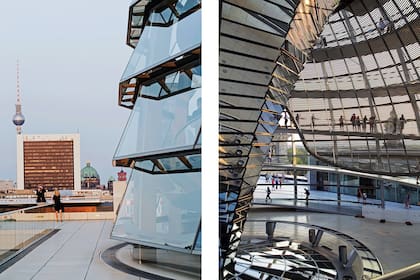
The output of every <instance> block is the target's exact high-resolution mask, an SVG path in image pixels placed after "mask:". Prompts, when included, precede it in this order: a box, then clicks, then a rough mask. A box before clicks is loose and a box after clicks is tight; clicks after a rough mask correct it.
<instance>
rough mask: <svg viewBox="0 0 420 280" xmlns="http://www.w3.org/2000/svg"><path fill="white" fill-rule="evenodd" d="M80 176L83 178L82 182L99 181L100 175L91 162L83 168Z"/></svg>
mask: <svg viewBox="0 0 420 280" xmlns="http://www.w3.org/2000/svg"><path fill="white" fill-rule="evenodd" d="M80 176H81V177H82V181H83V179H87V178H97V179H99V174H98V172H97V171H96V169H95V168H93V167H92V166H91V165H90V162H89V161H88V162H86V166H85V167H83V168H82V170H81V171H80Z"/></svg>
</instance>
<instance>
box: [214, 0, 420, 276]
mask: <svg viewBox="0 0 420 280" xmlns="http://www.w3.org/2000/svg"><path fill="white" fill-rule="evenodd" d="M419 5H420V4H419V3H418V1H417V2H416V1H411V0H401V1H394V0H387V1H386V0H384V1H382V0H379V1H368V0H354V1H352V0H346V1H335V0H334V1H333V0H331V1H328V0H325V1H313V0H307V1H306V0H305V1H299V0H284V1H283V0H278V1H233V0H223V1H221V7H220V11H221V20H220V61H219V63H220V64H219V69H220V72H219V73H220V74H219V75H220V76H219V79H220V83H219V87H220V93H219V97H220V99H219V100H220V101H219V102H220V106H219V108H220V116H219V124H220V130H219V146H220V153H219V158H220V159H219V174H220V187H219V228H220V235H219V237H220V271H221V275H220V277H221V278H223V279H232V278H235V277H236V276H235V275H236V274H237V273H238V271H236V266H235V265H236V261H235V256H236V254H237V249H238V245H239V242H240V240H241V234H242V230H243V227H244V223H245V221H246V218H247V212H248V209H249V208H250V206H251V201H252V199H253V191H254V189H255V187H256V183H257V180H258V178H259V174H260V171H261V167H262V163H263V162H264V160H265V159H266V157H267V155H268V152H269V148H270V144H271V141H272V138H273V136H274V135H275V132H276V128H277V126H278V123H279V119H281V118H282V117H283V118H284V117H286V116H287V117H288V118H289V119H290V121H291V122H292V123H293V126H295V127H296V128H297V132H298V133H299V136H300V138H301V139H302V143H303V145H304V146H305V148H306V149H307V151H308V152H309V153H310V154H311V155H312V156H313V157H314V158H316V159H318V160H320V161H322V162H326V163H328V164H330V165H333V166H338V167H342V168H346V169H349V170H352V171H355V172H356V171H364V172H371V173H375V174H384V175H385V174H386V175H393V176H397V175H409V176H413V175H416V174H418V172H419V171H418V170H416V169H415V166H416V162H417V161H419V160H420V154H419V153H418V151H419V140H420V138H419V135H420V133H419V131H420V117H419V102H420V101H419V97H418V96H419V95H418V92H419V87H418V86H419V85H420V78H419V70H420V69H419V64H418V61H419V54H420V53H419V52H420V47H419V36H418V34H419ZM353 116H354V117H353ZM365 116H366V117H365ZM280 123H282V124H283V125H284V120H283V122H280ZM285 130H287V128H286V129H285ZM284 132H285V131H283V133H284ZM286 133H287V132H286ZM286 138H287V137H286ZM239 274H240V273H239ZM245 279H247V278H245Z"/></svg>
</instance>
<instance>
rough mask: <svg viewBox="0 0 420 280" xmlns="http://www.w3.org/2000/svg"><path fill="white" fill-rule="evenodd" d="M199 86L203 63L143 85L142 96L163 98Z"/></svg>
mask: <svg viewBox="0 0 420 280" xmlns="http://www.w3.org/2000/svg"><path fill="white" fill-rule="evenodd" d="M199 87H201V65H198V66H195V67H193V68H187V69H182V70H179V71H177V72H173V73H170V74H168V75H166V76H164V77H163V78H161V79H159V80H158V81H156V82H154V83H152V84H149V85H143V86H142V87H141V89H140V96H141V97H154V98H163V97H167V96H169V95H172V94H177V93H180V92H182V91H185V90H189V89H192V88H199Z"/></svg>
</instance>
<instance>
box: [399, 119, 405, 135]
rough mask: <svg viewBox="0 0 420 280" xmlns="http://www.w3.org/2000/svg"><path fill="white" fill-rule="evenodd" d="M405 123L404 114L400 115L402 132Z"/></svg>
mask: <svg viewBox="0 0 420 280" xmlns="http://www.w3.org/2000/svg"><path fill="white" fill-rule="evenodd" d="M405 123H406V120H405V118H404V114H402V115H401V117H400V133H402V131H403V129H404V125H405Z"/></svg>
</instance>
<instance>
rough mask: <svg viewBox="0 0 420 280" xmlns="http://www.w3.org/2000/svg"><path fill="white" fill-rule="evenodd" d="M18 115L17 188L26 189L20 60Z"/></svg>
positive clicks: (15, 118)
mask: <svg viewBox="0 0 420 280" xmlns="http://www.w3.org/2000/svg"><path fill="white" fill-rule="evenodd" d="M16 98H17V100H16V113H15V115H14V116H13V123H14V124H15V125H16V150H17V151H16V152H17V153H16V188H17V189H18V190H23V189H24V170H23V168H24V164H23V135H22V125H23V123H24V122H25V117H24V116H23V115H22V104H21V103H20V86H19V60H18V61H17V63H16Z"/></svg>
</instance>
